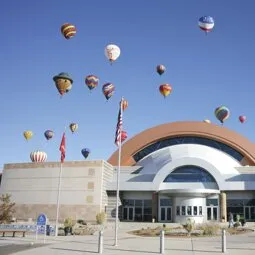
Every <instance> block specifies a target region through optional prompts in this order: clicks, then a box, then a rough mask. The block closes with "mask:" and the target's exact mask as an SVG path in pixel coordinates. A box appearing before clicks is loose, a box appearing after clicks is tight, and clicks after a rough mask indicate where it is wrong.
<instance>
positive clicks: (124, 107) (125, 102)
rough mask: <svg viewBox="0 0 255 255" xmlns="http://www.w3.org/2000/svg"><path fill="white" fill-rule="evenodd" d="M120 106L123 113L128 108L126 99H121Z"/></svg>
mask: <svg viewBox="0 0 255 255" xmlns="http://www.w3.org/2000/svg"><path fill="white" fill-rule="evenodd" d="M121 104H122V111H123V112H124V111H125V110H126V109H127V107H128V101H127V100H126V99H122V101H121Z"/></svg>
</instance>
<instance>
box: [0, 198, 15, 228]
mask: <svg viewBox="0 0 255 255" xmlns="http://www.w3.org/2000/svg"><path fill="white" fill-rule="evenodd" d="M14 206H15V203H13V202H11V195H10V194H2V195H1V196H0V223H9V222H11V219H12V215H13V213H14V212H15V209H14Z"/></svg>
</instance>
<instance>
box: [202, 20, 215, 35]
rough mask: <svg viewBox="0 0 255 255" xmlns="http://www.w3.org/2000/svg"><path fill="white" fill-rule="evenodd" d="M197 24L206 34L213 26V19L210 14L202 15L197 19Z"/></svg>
mask: <svg viewBox="0 0 255 255" xmlns="http://www.w3.org/2000/svg"><path fill="white" fill-rule="evenodd" d="M198 26H199V27H200V29H201V30H203V31H205V33H206V34H207V33H208V32H211V31H212V29H213V27H214V20H213V18H212V17H211V16H203V17H201V18H200V19H199V21H198Z"/></svg>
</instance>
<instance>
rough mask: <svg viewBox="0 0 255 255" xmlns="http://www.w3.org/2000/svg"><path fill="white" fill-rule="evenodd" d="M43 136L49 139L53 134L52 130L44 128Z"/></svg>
mask: <svg viewBox="0 0 255 255" xmlns="http://www.w3.org/2000/svg"><path fill="white" fill-rule="evenodd" d="M44 136H45V138H46V139H47V140H50V139H51V138H52V137H53V136H54V132H53V131H52V130H46V131H45V132H44Z"/></svg>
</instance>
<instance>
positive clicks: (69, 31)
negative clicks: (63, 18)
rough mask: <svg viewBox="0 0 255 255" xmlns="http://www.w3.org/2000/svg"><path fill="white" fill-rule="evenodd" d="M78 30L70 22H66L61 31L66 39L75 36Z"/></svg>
mask: <svg viewBox="0 0 255 255" xmlns="http://www.w3.org/2000/svg"><path fill="white" fill-rule="evenodd" d="M76 32H77V30H76V27H75V26H74V25H72V24H70V23H65V24H64V25H62V26H61V33H62V35H63V36H64V37H65V38H66V39H70V38H72V37H74V36H75V34H76Z"/></svg>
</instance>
